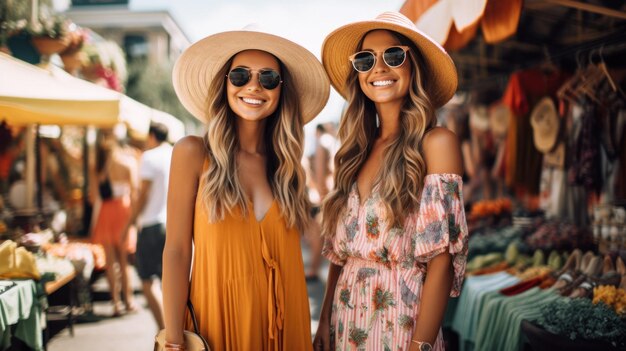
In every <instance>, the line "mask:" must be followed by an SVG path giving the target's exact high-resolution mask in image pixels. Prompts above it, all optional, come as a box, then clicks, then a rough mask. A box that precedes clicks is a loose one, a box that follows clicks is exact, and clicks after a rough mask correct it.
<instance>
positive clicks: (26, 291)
mask: <svg viewBox="0 0 626 351" xmlns="http://www.w3.org/2000/svg"><path fill="white" fill-rule="evenodd" d="M3 282H9V281H3ZM12 282H14V283H15V286H12V287H10V288H8V289H6V290H4V291H3V292H2V293H0V350H4V349H6V348H8V347H9V346H10V345H11V336H14V337H16V338H18V339H20V340H21V341H23V342H24V343H25V344H26V345H28V347H30V348H31V349H33V350H35V351H41V350H43V338H42V334H41V330H42V318H41V316H42V310H41V305H40V303H39V299H38V296H37V287H36V285H35V282H34V281H33V280H30V279H27V280H12Z"/></svg>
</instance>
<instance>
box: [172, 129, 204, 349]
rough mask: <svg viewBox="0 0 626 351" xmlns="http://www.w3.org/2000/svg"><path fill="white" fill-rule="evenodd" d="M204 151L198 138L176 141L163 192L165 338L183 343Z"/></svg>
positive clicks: (190, 137)
mask: <svg viewBox="0 0 626 351" xmlns="http://www.w3.org/2000/svg"><path fill="white" fill-rule="evenodd" d="M203 160H204V151H203V145H202V139H200V138H198V137H194V136H188V137H185V138H183V139H181V140H180V141H178V143H176V145H175V146H174V151H173V154H172V164H171V168H170V183H169V187H168V193H167V230H166V233H167V235H166V237H165V238H166V239H165V248H164V250H163V310H164V322H165V330H166V331H165V340H167V341H168V342H171V343H175V344H181V343H183V328H184V316H185V309H186V302H187V298H188V294H189V272H190V266H191V255H192V238H193V221H194V209H195V201H196V194H197V191H198V184H199V178H200V175H201V173H202V162H203Z"/></svg>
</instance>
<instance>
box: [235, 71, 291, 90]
mask: <svg viewBox="0 0 626 351" xmlns="http://www.w3.org/2000/svg"><path fill="white" fill-rule="evenodd" d="M258 72H259V74H258V77H259V78H258V79H259V84H261V86H262V87H263V89H267V90H272V89H276V87H278V85H280V83H282V82H283V81H282V80H281V78H280V74H278V72H276V71H275V70H273V69H260V70H259V71H258ZM226 77H228V80H229V81H230V83H231V84H232V85H234V86H236V87H242V86H244V85H246V84H248V82H249V81H250V79H252V70H251V69H250V68H246V67H235V68H233V69H232V70H231V71H230V72H228V75H227V76H226Z"/></svg>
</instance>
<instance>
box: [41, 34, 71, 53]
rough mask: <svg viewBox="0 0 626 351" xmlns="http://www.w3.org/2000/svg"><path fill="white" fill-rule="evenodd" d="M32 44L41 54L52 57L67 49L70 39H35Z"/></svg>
mask: <svg viewBox="0 0 626 351" xmlns="http://www.w3.org/2000/svg"><path fill="white" fill-rule="evenodd" d="M32 42H33V46H35V49H37V51H38V52H39V54H41V55H52V54H56V53H59V52H62V51H63V50H65V49H67V47H68V46H69V44H70V39H69V38H68V37H67V36H65V37H61V38H54V39H53V38H50V37H33V38H32Z"/></svg>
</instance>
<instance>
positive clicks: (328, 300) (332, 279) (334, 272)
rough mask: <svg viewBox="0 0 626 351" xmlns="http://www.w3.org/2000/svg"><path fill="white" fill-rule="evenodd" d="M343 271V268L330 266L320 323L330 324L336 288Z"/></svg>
mask: <svg viewBox="0 0 626 351" xmlns="http://www.w3.org/2000/svg"><path fill="white" fill-rule="evenodd" d="M342 269H343V266H339V265H336V264H334V263H331V264H330V267H329V269H328V280H327V281H326V293H325V294H324V302H322V309H321V311H320V321H322V320H323V321H327V322H329V323H330V315H331V312H332V305H333V298H334V296H335V288H336V287H337V280H338V279H339V275H340V274H341V270H342Z"/></svg>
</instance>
